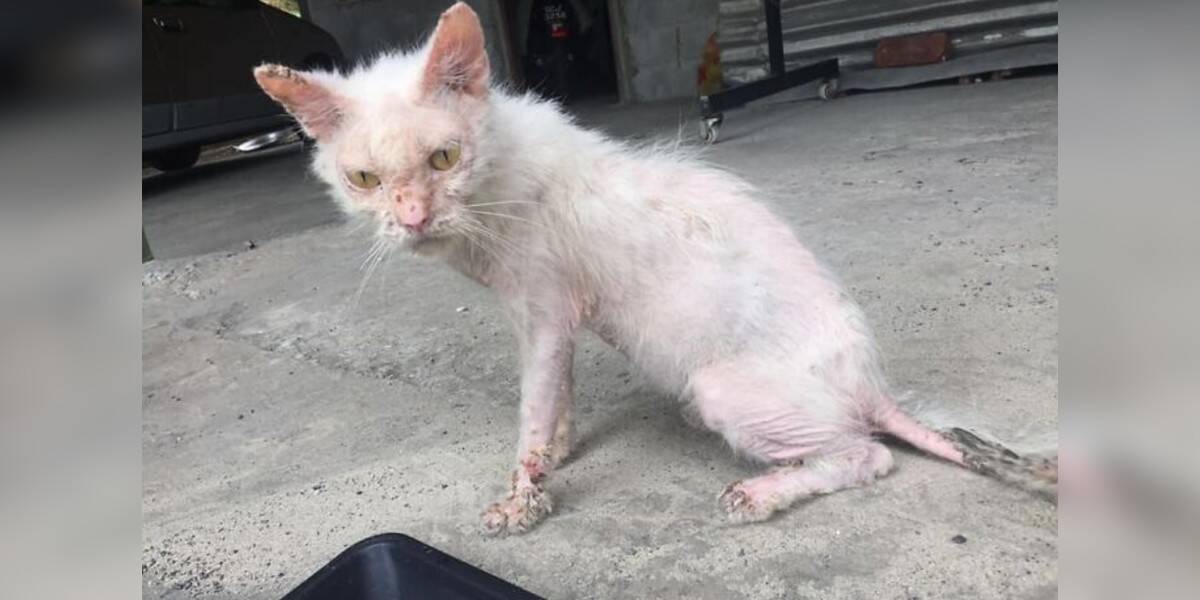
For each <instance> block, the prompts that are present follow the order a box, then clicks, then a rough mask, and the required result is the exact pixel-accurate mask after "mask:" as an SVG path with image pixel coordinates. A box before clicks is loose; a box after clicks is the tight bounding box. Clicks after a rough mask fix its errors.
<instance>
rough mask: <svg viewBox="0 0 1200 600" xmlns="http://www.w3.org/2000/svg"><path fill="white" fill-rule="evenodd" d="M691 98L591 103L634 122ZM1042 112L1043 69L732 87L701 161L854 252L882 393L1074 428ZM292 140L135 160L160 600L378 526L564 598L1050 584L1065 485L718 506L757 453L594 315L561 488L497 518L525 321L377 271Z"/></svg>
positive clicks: (908, 488)
mask: <svg viewBox="0 0 1200 600" xmlns="http://www.w3.org/2000/svg"><path fill="white" fill-rule="evenodd" d="M684 111H686V107H684V106H683V105H671V104H664V105H652V106H637V107H628V108H602V107H591V108H587V109H585V110H584V115H583V119H584V120H585V121H586V122H589V123H594V124H597V125H598V126H601V127H604V128H605V129H608V130H610V131H611V132H613V133H614V134H616V135H622V136H630V137H646V136H649V135H651V134H666V135H670V134H673V133H674V132H675V130H676V128H677V126H678V123H679V119H680V115H681V114H682V113H683V112H684ZM1056 113H1057V80H1056V79H1055V78H1054V77H1042V78H1032V79H1020V80H1012V81H1005V82H995V83H985V84H979V85H973V86H951V87H931V88H922V89H913V90H905V91H894V92H887V93H877V94H869V95H860V96H850V97H846V98H841V99H838V100H836V101H834V102H831V103H820V102H816V101H799V102H786V103H777V104H764V105H760V106H756V107H752V108H748V109H745V110H740V111H733V112H730V113H729V115H728V117H727V120H726V124H725V126H724V129H723V130H722V141H721V142H720V143H719V144H717V145H716V146H714V147H712V148H711V149H710V150H709V157H710V158H711V159H712V160H713V161H715V162H717V163H719V164H722V165H725V166H727V167H729V168H730V169H732V170H734V171H736V172H738V173H741V174H742V175H744V176H745V177H747V178H749V179H750V180H751V181H753V182H755V183H757V184H758V185H759V186H761V188H762V189H763V190H764V192H765V194H766V195H767V197H768V199H769V201H770V202H771V203H772V204H773V206H774V207H775V209H776V210H777V212H778V213H779V214H780V215H782V216H783V217H784V218H786V219H787V220H788V221H790V222H791V223H793V224H794V226H795V228H796V230H797V232H798V233H799V235H800V236H801V238H802V239H803V240H804V241H805V242H806V243H807V244H808V245H809V246H810V247H811V248H813V250H814V251H816V252H817V253H818V254H819V255H820V256H821V257H822V258H823V259H824V260H825V261H827V262H828V263H829V264H830V265H831V266H832V267H833V268H834V269H835V270H836V271H837V272H838V273H840V274H841V276H842V278H843V280H844V281H845V283H846V285H847V287H848V288H849V289H850V290H851V291H852V293H853V295H854V296H855V297H856V298H857V299H858V301H859V302H860V303H861V304H862V305H863V307H864V309H865V311H866V313H867V315H868V317H869V318H870V319H871V321H872V323H873V325H874V327H875V331H876V334H877V337H878V338H879V342H880V344H881V346H882V348H883V354H884V356H885V357H886V360H887V363H888V368H889V373H890V378H891V380H892V382H893V383H894V385H895V387H896V388H898V389H901V390H912V391H914V392H915V393H916V394H918V395H920V396H923V397H928V398H930V399H931V400H932V401H934V402H936V403H938V404H941V405H944V406H945V407H947V408H948V409H949V410H952V411H956V412H958V413H960V414H963V415H967V416H970V418H971V419H972V420H975V421H983V422H987V423H990V424H991V425H992V426H993V429H995V430H996V431H997V432H998V433H1001V434H1009V435H1017V434H1020V433H1023V432H1028V431H1038V430H1053V429H1054V428H1055V427H1056V425H1057V410H1058V409H1057V407H1058V400H1057V387H1058V385H1057V382H1058V355H1057V334H1058V316H1057V310H1058V301H1057V283H1058V282H1057V264H1058V235H1057V228H1056V219H1055V210H1056V196H1055V194H1056V191H1055V189H1056V170H1057V114H1056ZM692 125H693V126H688V127H687V128H686V129H685V130H684V131H685V133H686V134H687V135H689V136H694V135H695V128H694V123H693V124H692ZM304 162H305V158H304V155H303V153H302V152H301V151H299V150H297V149H287V148H285V149H280V150H276V151H272V153H270V154H269V155H267V156H262V157H255V158H253V159H251V160H239V161H236V162H234V163H227V164H219V165H212V166H209V167H204V168H201V169H198V170H196V171H195V172H190V173H185V174H182V175H170V176H154V177H151V178H149V179H147V180H146V181H145V184H144V185H145V186H146V192H145V202H144V215H145V221H146V227H147V233H148V235H149V237H150V241H151V243H152V244H153V245H155V247H156V250H157V252H158V254H159V256H160V257H161V258H160V259H159V260H157V261H155V262H153V263H151V264H149V265H147V266H146V268H145V275H144V278H143V298H144V308H143V388H144V389H143V469H144V474H143V479H144V483H143V486H144V488H143V515H144V526H143V551H142V573H143V576H144V592H145V595H146V596H147V597H167V598H192V597H203V598H274V597H279V596H281V595H282V594H283V593H284V592H286V591H287V590H289V589H291V588H292V587H293V586H295V585H296V584H297V583H299V582H300V581H301V580H302V579H303V578H305V577H306V576H308V575H309V574H310V573H311V572H313V571H314V570H315V569H317V568H318V567H319V566H321V565H322V564H324V563H325V562H326V561H328V560H329V559H330V558H332V557H333V556H334V555H335V554H336V553H337V552H339V551H340V550H341V549H343V548H344V547H346V546H348V545H349V544H351V543H353V542H355V541H357V540H359V539H361V538H363V537H366V536H368V535H371V534H374V533H379V532H384V531H400V532H405V533H409V534H410V535H413V536H415V537H417V538H420V539H422V540H424V541H426V542H428V543H430V544H433V545H435V546H438V547H440V548H442V549H443V550H445V551H447V552H450V553H451V554H454V555H456V556H458V557H460V558H462V559H463V560H466V561H468V562H470V563H473V564H476V565H479V566H481V567H482V568H484V569H486V570H488V571H490V572H492V573H495V574H497V575H499V576H502V577H504V578H507V579H510V580H512V581H514V582H516V583H518V584H519V585H522V586H524V587H526V588H528V589H530V590H531V591H533V592H536V593H538V594H541V595H543V596H546V597H548V598H625V597H628V598H1050V597H1054V596H1055V595H1056V593H1057V580H1058V566H1057V556H1058V552H1057V512H1056V508H1055V507H1054V506H1053V505H1052V504H1049V503H1047V502H1045V501H1043V500H1039V499H1037V498H1034V497H1032V496H1029V495H1027V494H1024V493H1022V492H1020V491H1017V490H1013V489H1009V488H1006V487H1004V486H1002V485H1000V484H998V483H995V482H993V481H990V480H987V479H984V478H981V477H979V476H976V475H974V474H972V473H968V472H966V471H963V470H960V469H957V468H955V467H952V466H950V465H947V464H945V463H941V462H938V461H936V460H933V459H930V458H927V457H925V456H923V455H920V454H918V453H916V452H914V451H911V450H909V449H905V448H899V447H897V450H896V453H895V454H896V460H897V465H898V468H897V470H896V471H895V473H893V474H892V475H891V476H889V477H887V478H885V479H883V480H881V481H880V482H878V483H877V484H876V485H874V486H871V487H868V488H864V489H858V490H850V491H845V492H839V493H837V494H834V495H831V496H827V497H821V498H817V499H814V500H812V501H809V502H805V503H803V504H801V505H799V506H796V507H794V508H793V509H792V510H790V511H788V512H786V513H784V514H782V515H781V516H779V517H777V518H775V519H772V520H771V521H768V522H766V523H762V524H754V525H747V526H730V525H727V524H725V523H724V522H723V521H722V519H721V516H720V514H719V513H718V510H717V506H716V496H717V494H718V493H719V492H720V491H721V489H722V488H723V487H724V486H725V485H726V484H727V483H729V482H730V481H732V480H734V479H738V478H742V477H745V476H748V475H751V474H753V473H754V472H755V471H756V470H757V469H756V467H754V466H753V465H749V464H746V463H745V462H742V461H740V460H739V459H737V458H736V457H734V456H733V454H732V453H731V452H730V451H729V450H728V449H727V448H726V447H725V446H724V444H723V443H722V442H721V440H720V439H719V438H717V437H716V436H714V435H711V434H705V433H701V432H698V431H696V430H693V429H691V428H689V427H688V426H686V425H685V423H684V420H683V418H682V416H681V415H680V411H679V406H678V402H677V401H676V400H675V399H674V398H670V397H665V396H662V395H660V394H658V393H656V392H655V391H654V390H653V389H652V388H650V387H649V386H648V385H647V384H646V383H645V382H644V381H643V380H642V379H641V378H639V376H638V374H637V372H636V371H635V370H634V369H633V368H632V367H631V365H629V364H628V363H627V362H626V361H625V360H624V359H623V358H622V357H621V356H620V355H618V354H616V353H615V352H613V351H612V350H609V349H607V348H606V347H604V346H603V345H602V344H601V343H599V342H597V341H596V340H595V339H593V338H591V337H590V336H588V337H587V338H586V339H585V340H584V342H583V344H582V346H581V348H580V350H579V351H578V352H577V356H576V362H577V364H576V380H577V390H576V396H577V419H578V421H577V427H578V434H579V438H578V441H579V444H580V446H579V449H578V450H577V451H576V453H575V455H574V456H573V458H572V459H571V460H570V462H568V463H567V464H566V465H565V466H564V467H563V468H562V469H561V470H560V471H558V472H557V473H556V474H555V475H554V476H553V477H552V478H551V479H550V480H549V484H548V488H549V491H550V492H551V493H552V494H553V495H554V498H555V503H556V508H557V510H556V512H555V514H554V515H553V516H552V517H551V518H550V519H548V520H547V521H546V522H544V523H543V524H541V525H540V526H539V527H538V528H537V529H535V530H534V531H533V532H531V533H529V534H527V535H525V536H520V537H513V538H507V539H498V540H497V539H488V538H484V537H482V536H481V535H479V518H478V517H479V514H480V512H481V511H482V509H483V508H484V506H485V505H486V504H487V503H489V502H491V501H493V500H495V499H496V498H498V497H499V496H500V495H501V494H502V492H503V491H504V487H505V478H506V475H507V473H508V470H509V467H510V462H511V460H512V457H513V444H514V443H515V436H516V427H515V424H516V416H517V415H516V406H517V388H516V377H515V370H516V369H515V368H516V361H515V357H514V352H515V349H514V347H513V340H512V336H511V335H510V334H509V332H508V330H507V325H506V323H505V321H504V320H503V319H502V318H501V316H500V315H499V313H498V310H497V309H496V307H495V305H494V303H493V302H492V301H491V299H490V298H489V294H488V292H487V291H486V290H483V289H481V288H478V287H476V286H475V285H474V284H472V283H470V282H469V281H467V280H466V279H464V278H463V277H461V276H459V275H457V274H455V273H453V272H451V271H449V270H448V269H445V268H442V267H441V266H440V265H438V264H436V263H433V262H429V261H426V260H421V259H415V258H411V257H407V256H401V255H396V256H394V257H393V258H392V260H390V262H389V263H388V264H387V266H386V268H384V269H381V270H380V272H377V273H376V274H375V276H374V277H373V278H372V279H371V280H370V281H369V282H368V283H367V284H366V285H365V286H361V285H360V284H361V282H362V278H363V274H362V272H361V271H360V270H359V265H360V264H361V262H362V259H363V257H364V255H365V253H366V251H367V249H368V247H369V245H370V240H369V239H367V237H366V235H367V234H366V233H365V232H364V231H350V230H349V228H348V227H347V226H345V225H343V224H341V221H340V219H339V218H338V216H337V215H336V213H335V212H334V209H333V205H332V202H330V201H327V200H325V199H324V198H323V197H322V195H321V194H322V192H321V190H320V188H319V186H318V185H317V184H316V182H315V181H313V180H312V177H311V176H309V175H307V173H306V172H305V171H304ZM249 239H252V240H254V241H255V242H256V246H257V247H255V248H248V247H247V246H246V245H245V244H244V242H245V241H246V240H249ZM200 253H205V254H200ZM360 289H361V290H362V291H361V294H360V293H359V290H360ZM960 535H961V536H962V537H963V538H965V542H962V543H955V541H954V540H955V537H956V536H960ZM959 541H961V538H959Z"/></svg>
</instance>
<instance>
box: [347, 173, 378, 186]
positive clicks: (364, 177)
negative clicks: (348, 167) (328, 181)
mask: <svg viewBox="0 0 1200 600" xmlns="http://www.w3.org/2000/svg"><path fill="white" fill-rule="evenodd" d="M346 177H347V178H348V179H349V180H350V183H351V184H352V185H353V186H354V187H356V188H359V189H363V190H369V189H373V188H377V187H379V176H378V175H376V174H374V173H371V172H369V171H350V172H349V173H346Z"/></svg>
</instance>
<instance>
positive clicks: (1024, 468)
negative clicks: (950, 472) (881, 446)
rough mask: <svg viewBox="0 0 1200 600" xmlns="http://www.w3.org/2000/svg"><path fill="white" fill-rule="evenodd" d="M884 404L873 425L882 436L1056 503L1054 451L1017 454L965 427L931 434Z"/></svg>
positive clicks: (892, 404)
mask: <svg viewBox="0 0 1200 600" xmlns="http://www.w3.org/2000/svg"><path fill="white" fill-rule="evenodd" d="M884 401H885V403H886V404H885V406H884V407H883V410H881V411H880V413H879V414H880V417H879V419H878V421H877V426H878V427H879V429H880V430H881V431H882V432H884V433H888V434H891V435H893V436H895V437H897V438H900V439H901V440H904V441H905V442H908V443H909V444H912V445H913V446H916V447H917V448H919V449H921V450H924V451H926V452H928V453H930V454H932V455H934V456H937V457H939V458H943V459H946V460H948V461H950V462H952V463H955V464H958V465H961V466H963V467H966V468H967V469H970V470H972V471H975V472H976V473H979V474H982V475H986V476H988V477H991V478H993V479H998V480H1000V481H1003V482H1004V483H1007V484H1010V485H1014V486H1016V487H1019V488H1022V489H1025V490H1028V491H1030V492H1033V493H1035V494H1038V495H1041V496H1044V497H1046V498H1048V499H1050V500H1052V501H1057V498H1058V453H1057V451H1047V450H1028V451H1023V452H1017V451H1016V450H1013V449H1012V448H1010V447H1009V446H1008V445H1005V444H1002V443H1000V442H999V441H997V440H995V439H992V438H991V437H990V436H987V435H986V434H982V433H978V432H975V431H971V430H969V429H967V428H965V427H957V426H942V427H937V429H936V430H935V429H934V428H931V427H928V426H926V425H924V424H922V423H921V422H919V421H918V420H917V419H914V418H913V417H912V416H910V415H909V414H908V413H906V412H904V410H902V409H901V408H900V406H899V405H898V404H896V401H895V400H893V399H891V398H885V400H884Z"/></svg>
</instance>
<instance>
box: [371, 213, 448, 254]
mask: <svg viewBox="0 0 1200 600" xmlns="http://www.w3.org/2000/svg"><path fill="white" fill-rule="evenodd" d="M450 229H451V228H450V227H449V226H448V223H447V219H446V218H444V217H435V218H434V219H432V220H431V221H430V222H429V224H428V225H426V226H425V227H422V228H421V229H420V230H415V229H412V228H408V227H404V226H403V225H401V224H399V223H398V222H397V221H396V220H395V219H394V218H391V217H390V216H389V217H388V218H385V219H383V221H382V223H381V224H380V227H379V235H380V236H381V237H385V238H387V239H390V240H392V241H394V242H397V243H399V244H400V245H402V246H406V247H408V248H410V249H411V248H416V247H418V246H420V245H422V244H424V243H427V242H432V241H434V240H438V239H441V238H444V237H446V235H447V234H448V233H449V231H450Z"/></svg>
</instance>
